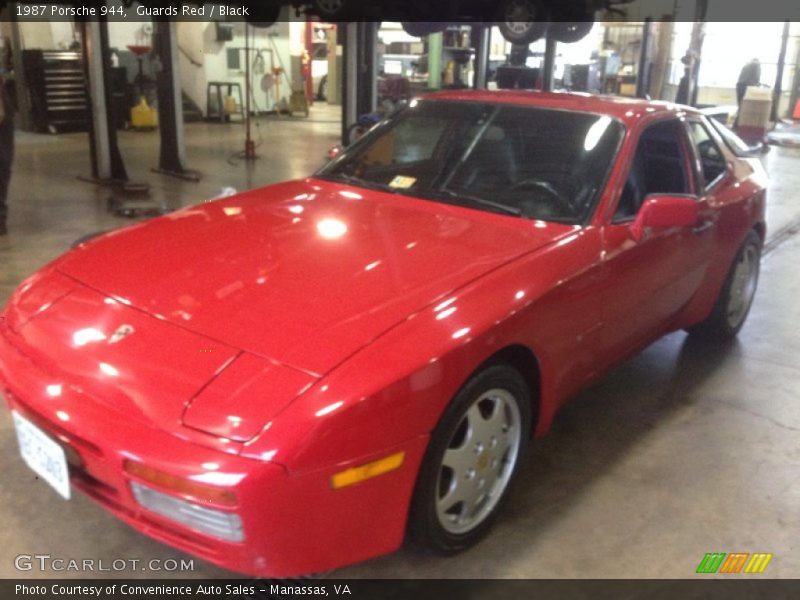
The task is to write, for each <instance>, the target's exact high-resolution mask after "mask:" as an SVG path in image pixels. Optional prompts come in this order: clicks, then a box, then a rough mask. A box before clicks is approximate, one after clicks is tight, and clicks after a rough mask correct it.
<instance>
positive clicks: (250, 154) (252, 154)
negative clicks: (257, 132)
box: [244, 140, 258, 160]
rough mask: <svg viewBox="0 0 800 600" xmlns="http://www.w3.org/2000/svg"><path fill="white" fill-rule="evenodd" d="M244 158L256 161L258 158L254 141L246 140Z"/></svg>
mask: <svg viewBox="0 0 800 600" xmlns="http://www.w3.org/2000/svg"><path fill="white" fill-rule="evenodd" d="M244 158H245V160H255V159H257V158H258V156H257V155H256V144H255V142H254V141H253V140H246V141H245V143H244Z"/></svg>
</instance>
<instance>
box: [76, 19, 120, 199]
mask: <svg viewBox="0 0 800 600" xmlns="http://www.w3.org/2000/svg"><path fill="white" fill-rule="evenodd" d="M78 25H79V27H80V30H81V43H82V45H83V58H84V61H83V62H84V70H85V73H86V80H87V82H88V87H89V96H90V102H89V112H90V113H91V118H90V120H89V142H90V143H89V147H90V151H91V160H92V177H91V178H90V179H86V178H82V179H86V180H88V181H91V182H92V183H98V184H101V185H121V184H123V183H125V182H126V181H127V180H128V174H127V172H126V171H125V165H124V164H123V162H122V155H121V154H120V152H119V147H118V146H117V130H116V127H115V125H114V122H113V119H112V115H111V110H109V106H110V104H111V94H110V90H109V89H108V88H107V86H106V82H108V81H110V80H111V77H110V75H109V73H110V68H111V64H110V57H111V52H110V51H109V47H108V23H107V22H106V21H105V20H104V19H99V20H91V21H81V22H79V23H78Z"/></svg>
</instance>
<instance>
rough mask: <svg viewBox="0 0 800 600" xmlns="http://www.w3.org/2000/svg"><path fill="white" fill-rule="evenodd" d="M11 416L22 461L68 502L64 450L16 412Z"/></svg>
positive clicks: (67, 479)
mask: <svg viewBox="0 0 800 600" xmlns="http://www.w3.org/2000/svg"><path fill="white" fill-rule="evenodd" d="M12 415H13V417H14V428H15V429H16V430H17V441H18V442H19V451H20V454H21V455H22V460H24V461H25V463H26V464H27V465H28V466H29V467H30V468H31V469H33V471H34V473H36V474H37V475H38V476H39V477H41V478H42V479H44V480H45V481H46V482H47V483H49V484H50V485H51V486H53V489H55V491H57V492H58V493H59V495H61V496H62V497H63V498H65V499H67V500H69V497H70V487H69V470H68V469H67V457H66V455H65V454H64V448H62V447H61V446H60V445H59V444H58V443H57V442H55V441H54V440H53V438H51V437H50V436H49V435H47V434H46V433H45V432H44V431H42V430H41V429H39V428H38V427H37V426H36V425H34V424H33V423H31V422H30V421H29V420H28V419H26V418H25V417H23V416H22V415H20V414H19V413H18V412H16V411H14V412H13V413H12Z"/></svg>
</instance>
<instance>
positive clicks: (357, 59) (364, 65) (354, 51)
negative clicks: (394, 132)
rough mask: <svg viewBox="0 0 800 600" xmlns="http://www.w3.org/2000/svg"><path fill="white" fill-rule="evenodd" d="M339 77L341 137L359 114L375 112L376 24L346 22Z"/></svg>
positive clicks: (343, 27)
mask: <svg viewBox="0 0 800 600" xmlns="http://www.w3.org/2000/svg"><path fill="white" fill-rule="evenodd" d="M341 29H344V30H345V36H344V61H343V66H344V77H343V79H342V81H343V85H342V139H343V140H346V139H347V130H348V129H349V128H350V127H351V126H352V125H353V124H354V123H356V122H357V121H358V117H359V116H360V115H364V114H368V113H372V112H375V110H376V109H377V103H378V29H377V23H373V22H358V23H347V24H346V25H344V26H342V27H341V28H340V33H341Z"/></svg>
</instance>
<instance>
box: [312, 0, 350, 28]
mask: <svg viewBox="0 0 800 600" xmlns="http://www.w3.org/2000/svg"><path fill="white" fill-rule="evenodd" d="M354 4H356V2H354V0H313V1H312V2H311V6H312V7H313V10H314V13H315V14H316V15H317V16H319V18H320V20H322V21H326V22H329V23H338V22H341V21H347V20H348V19H349V18H350V16H351V15H352V13H353V5H354Z"/></svg>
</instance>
